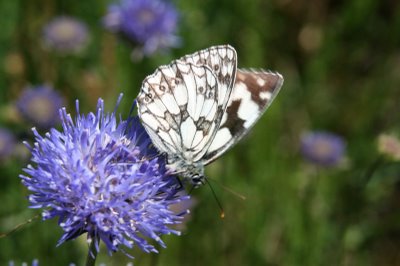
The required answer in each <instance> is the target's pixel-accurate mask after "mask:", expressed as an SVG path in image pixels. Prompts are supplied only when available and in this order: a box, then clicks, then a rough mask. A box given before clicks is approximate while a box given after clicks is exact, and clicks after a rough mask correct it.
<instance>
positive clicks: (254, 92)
mask: <svg viewBox="0 0 400 266" xmlns="http://www.w3.org/2000/svg"><path fill="white" fill-rule="evenodd" d="M236 64H237V59H236V51H235V50H234V49H233V48H232V47H231V46H229V45H221V46H213V47H210V48H208V49H205V50H201V51H199V52H196V53H194V54H191V55H187V56H184V57H182V58H180V59H178V60H176V61H173V62H172V63H171V64H169V65H166V66H161V67H159V68H158V69H157V70H156V71H155V72H154V73H153V74H152V75H150V76H148V77H147V78H146V79H145V80H144V81H143V84H142V88H141V91H140V93H139V95H138V99H137V105H138V114H139V117H140V118H141V120H142V123H143V125H144V127H145V129H146V131H147V133H148V134H149V136H150V138H151V139H152V141H153V144H154V146H156V147H157V149H158V150H159V151H160V152H161V153H165V154H166V156H167V167H168V168H169V169H170V171H171V172H172V173H175V174H180V175H182V176H183V178H184V179H187V180H190V182H191V183H192V184H193V185H194V186H199V185H201V184H204V182H205V177H204V166H205V165H207V164H209V163H210V162H212V161H214V160H215V159H216V158H218V157H219V156H220V155H221V154H222V153H224V152H225V151H226V150H228V149H229V148H231V147H232V146H233V145H234V144H235V143H236V142H237V141H239V140H240V139H241V138H242V137H243V136H244V135H245V134H246V133H247V132H248V131H249V129H250V128H251V127H252V126H253V125H254V124H255V122H256V121H257V120H258V119H259V118H260V117H261V115H262V114H263V113H264V111H265V110H266V108H267V107H268V106H269V104H270V103H271V101H272V100H273V98H274V97H275V96H276V94H277V93H278V91H279V89H280V87H281V86H282V83H283V78H282V76H281V75H280V74H278V73H272V72H268V71H249V70H240V69H239V70H238V69H237V67H236Z"/></svg>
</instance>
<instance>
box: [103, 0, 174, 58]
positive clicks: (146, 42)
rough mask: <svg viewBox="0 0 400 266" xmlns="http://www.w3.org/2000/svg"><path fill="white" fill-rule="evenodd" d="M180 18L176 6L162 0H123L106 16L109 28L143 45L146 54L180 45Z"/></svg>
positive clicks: (110, 9)
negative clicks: (178, 30)
mask: <svg viewBox="0 0 400 266" xmlns="http://www.w3.org/2000/svg"><path fill="white" fill-rule="evenodd" d="M177 22H178V12H177V10H176V9H175V7H174V6H173V5H172V4H171V3H169V2H164V1H162V0H121V1H120V2H119V4H114V5H111V6H110V7H109V10H108V14H107V15H106V16H105V18H104V25H105V27H106V28H107V29H109V30H110V31H112V32H115V33H118V34H121V35H122V36H123V37H124V38H126V39H128V40H129V41H130V42H132V43H133V44H134V45H138V46H140V48H141V50H142V52H143V54H144V55H150V54H153V53H155V52H157V51H159V50H165V49H168V48H170V47H176V46H178V45H179V43H180V40H179V38H178V37H177V36H176V35H175V32H176V28H177Z"/></svg>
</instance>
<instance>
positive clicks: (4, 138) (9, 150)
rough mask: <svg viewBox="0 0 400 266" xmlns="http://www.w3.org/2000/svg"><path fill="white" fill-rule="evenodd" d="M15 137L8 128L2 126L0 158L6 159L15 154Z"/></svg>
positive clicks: (0, 132)
mask: <svg viewBox="0 0 400 266" xmlns="http://www.w3.org/2000/svg"><path fill="white" fill-rule="evenodd" d="M15 144H16V142H15V137H14V135H13V134H12V133H11V131H9V130H8V129H6V128H0V160H3V159H6V158H7V157H9V156H10V155H12V154H13V152H14V148H15Z"/></svg>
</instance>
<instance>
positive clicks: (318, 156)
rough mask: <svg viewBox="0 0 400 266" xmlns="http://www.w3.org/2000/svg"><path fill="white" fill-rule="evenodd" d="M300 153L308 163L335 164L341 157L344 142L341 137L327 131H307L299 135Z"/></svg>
mask: <svg viewBox="0 0 400 266" xmlns="http://www.w3.org/2000/svg"><path fill="white" fill-rule="evenodd" d="M300 142H301V144H300V145H301V147H300V150H301V154H302V155H303V157H304V159H305V160H307V161H308V162H310V163H313V164H316V165H320V166H337V165H338V164H339V163H340V162H341V161H342V159H343V156H344V152H345V142H344V140H343V138H342V137H340V136H338V135H336V134H333V133H329V132H318V131H315V132H307V133H305V134H303V135H302V136H301V141H300Z"/></svg>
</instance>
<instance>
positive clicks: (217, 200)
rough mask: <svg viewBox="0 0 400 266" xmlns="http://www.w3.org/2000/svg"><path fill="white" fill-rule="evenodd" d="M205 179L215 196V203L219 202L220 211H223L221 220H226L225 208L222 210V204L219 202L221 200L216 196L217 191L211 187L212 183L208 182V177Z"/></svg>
mask: <svg viewBox="0 0 400 266" xmlns="http://www.w3.org/2000/svg"><path fill="white" fill-rule="evenodd" d="M204 179H205V180H206V182H207V184H208V186H209V187H210V189H211V192H212V194H213V196H214V199H215V201H216V202H217V204H218V207H219V209H220V210H221V215H220V216H221V219H224V218H225V212H224V208H222V204H221V202H220V201H219V199H218V197H217V194H215V191H214V189H213V187H212V186H211V183H210V182H209V181H208V179H207V178H206V177H205V178H204Z"/></svg>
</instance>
